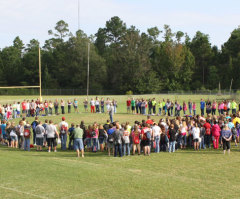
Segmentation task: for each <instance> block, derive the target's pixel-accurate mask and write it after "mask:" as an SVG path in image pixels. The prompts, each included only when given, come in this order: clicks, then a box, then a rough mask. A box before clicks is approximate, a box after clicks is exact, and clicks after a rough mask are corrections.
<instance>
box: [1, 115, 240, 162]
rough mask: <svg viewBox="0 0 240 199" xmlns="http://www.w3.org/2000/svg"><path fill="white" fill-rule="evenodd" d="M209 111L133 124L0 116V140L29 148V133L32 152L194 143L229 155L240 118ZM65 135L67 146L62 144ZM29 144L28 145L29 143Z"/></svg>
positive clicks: (118, 152)
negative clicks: (220, 150)
mask: <svg viewBox="0 0 240 199" xmlns="http://www.w3.org/2000/svg"><path fill="white" fill-rule="evenodd" d="M226 114H227V113H225V114H221V115H220V116H216V115H211V114H208V115H207V117H206V118H205V117H204V116H200V115H195V116H185V117H180V116H176V117H175V118H174V119H170V118H168V117H167V118H166V120H165V119H164V118H162V119H160V120H159V121H158V122H156V121H155V120H154V119H151V116H147V120H142V121H141V122H139V121H135V122H134V124H133V126H131V125H130V124H129V122H126V123H122V124H120V123H119V122H118V121H116V122H110V121H109V120H107V122H106V124H104V125H102V124H97V123H96V122H95V123H94V124H93V125H89V126H85V124H84V121H82V122H81V123H80V124H76V125H75V124H74V123H72V124H71V126H69V125H68V123H67V122H66V118H65V117H62V121H61V122H60V123H59V124H54V123H53V121H52V120H49V121H48V120H45V122H44V123H42V122H41V121H39V120H38V117H35V120H34V121H33V122H32V123H31V124H29V122H27V121H26V118H23V119H22V120H21V121H20V122H19V124H18V125H16V124H15V123H14V122H9V121H6V120H5V119H3V121H2V124H1V128H0V129H1V132H0V133H1V143H2V144H6V145H7V146H8V147H13V148H20V149H23V150H26V151H30V148H31V145H30V138H31V137H33V145H36V146H37V151H42V149H43V147H47V151H48V152H51V151H54V152H57V150H56V149H57V148H56V147H57V145H58V144H61V150H67V149H69V150H73V149H74V150H76V152H77V156H78V157H80V153H81V156H82V157H84V151H88V152H97V151H99V150H100V151H101V152H103V151H105V150H106V151H108V155H109V156H110V155H111V154H112V155H114V156H115V157H116V156H120V157H122V156H125V155H130V153H131V152H132V155H135V153H136V152H137V153H138V155H140V154H141V153H143V154H144V155H150V153H151V151H154V152H156V153H159V152H160V151H168V152H169V153H171V152H175V149H185V148H187V147H189V148H191V147H193V148H194V150H200V149H205V148H207V147H208V148H211V145H212V144H213V148H214V149H218V148H219V145H220V146H221V147H223V151H224V154H225V151H226V150H227V151H228V153H229V154H230V146H231V141H232V140H233V141H234V142H235V146H237V143H239V135H240V118H239V111H238V113H237V114H235V113H234V114H231V115H230V116H226ZM67 140H68V141H69V143H68V148H67ZM32 147H33V146H32Z"/></svg>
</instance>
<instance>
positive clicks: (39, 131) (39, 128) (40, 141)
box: [35, 121, 45, 151]
mask: <svg viewBox="0 0 240 199" xmlns="http://www.w3.org/2000/svg"><path fill="white" fill-rule="evenodd" d="M35 131H36V143H37V151H42V146H43V138H44V134H45V129H44V127H43V126H42V122H41V121H39V123H38V125H37V127H36V130H35Z"/></svg>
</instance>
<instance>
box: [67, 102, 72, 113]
mask: <svg viewBox="0 0 240 199" xmlns="http://www.w3.org/2000/svg"><path fill="white" fill-rule="evenodd" d="M67 106H68V114H69V113H71V106H72V102H71V100H68V101H67Z"/></svg>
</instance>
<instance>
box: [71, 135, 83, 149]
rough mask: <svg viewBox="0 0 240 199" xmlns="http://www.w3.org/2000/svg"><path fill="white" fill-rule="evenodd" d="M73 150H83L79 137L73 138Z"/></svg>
mask: <svg viewBox="0 0 240 199" xmlns="http://www.w3.org/2000/svg"><path fill="white" fill-rule="evenodd" d="M73 146H74V150H80V151H81V150H83V140H82V139H81V138H77V139H74V144H73Z"/></svg>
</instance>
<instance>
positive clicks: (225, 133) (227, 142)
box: [222, 121, 232, 155]
mask: <svg viewBox="0 0 240 199" xmlns="http://www.w3.org/2000/svg"><path fill="white" fill-rule="evenodd" d="M231 140H232V132H231V130H230V129H229V128H228V124H227V122H226V121H225V122H224V127H223V130H222V142H223V154H224V155H225V152H226V148H227V152H228V154H230V146H231Z"/></svg>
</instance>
